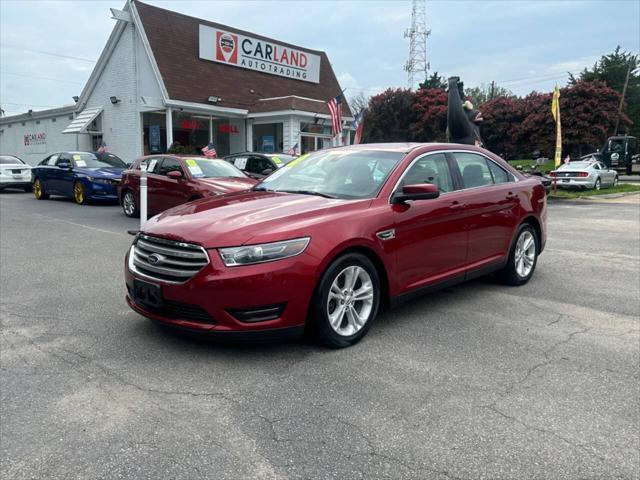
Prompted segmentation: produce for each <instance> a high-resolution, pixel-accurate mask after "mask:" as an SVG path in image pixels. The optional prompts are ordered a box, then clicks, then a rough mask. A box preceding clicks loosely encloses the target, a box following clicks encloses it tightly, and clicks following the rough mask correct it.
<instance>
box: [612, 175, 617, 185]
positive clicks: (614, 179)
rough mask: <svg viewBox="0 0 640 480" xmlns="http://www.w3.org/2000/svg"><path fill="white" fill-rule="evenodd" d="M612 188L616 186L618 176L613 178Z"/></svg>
mask: <svg viewBox="0 0 640 480" xmlns="http://www.w3.org/2000/svg"><path fill="white" fill-rule="evenodd" d="M613 186H614V187H617V186H618V176H617V175H616V176H615V177H614V178H613Z"/></svg>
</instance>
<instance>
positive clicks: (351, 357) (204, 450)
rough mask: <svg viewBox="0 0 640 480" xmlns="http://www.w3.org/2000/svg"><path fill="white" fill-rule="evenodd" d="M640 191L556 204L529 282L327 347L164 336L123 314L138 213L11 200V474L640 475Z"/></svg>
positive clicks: (7, 309)
mask: <svg viewBox="0 0 640 480" xmlns="http://www.w3.org/2000/svg"><path fill="white" fill-rule="evenodd" d="M638 198H640V197H638V196H637V195H636V196H633V197H624V198H622V199H620V200H613V201H598V202H573V203H554V204H552V205H550V209H549V240H548V244H547V250H546V251H545V252H544V253H543V255H542V256H541V258H540V261H539V263H538V267H537V271H536V274H535V276H534V278H533V279H532V281H531V282H530V283H529V284H527V285H525V286H523V287H520V288H507V287H504V286H501V285H499V284H497V283H496V282H495V281H493V280H492V279H481V280H479V281H475V282H472V283H469V284H466V285H461V286H458V287H455V288H452V289H449V290H446V291H443V292H439V293H436V294H432V295H430V296H427V297H423V298H421V299H418V300H416V301H413V302H411V303H409V304H406V305H404V306H402V307H400V308H398V309H396V310H392V311H390V312H386V313H385V314H384V315H383V316H382V317H381V318H380V319H379V321H378V322H377V324H376V325H375V326H374V327H373V328H372V330H371V332H370V333H369V335H368V336H367V337H366V338H365V339H364V340H363V341H362V342H361V343H359V344H358V345H356V346H354V347H352V348H348V349H344V350H338V351H330V350H325V349H322V348H320V347H316V346H314V345H312V344H309V343H306V342H304V341H303V340H300V341H288V342H281V343H275V344H266V345H264V344H258V345H228V344H223V343H205V342H197V341H194V340H189V339H186V338H182V337H179V336H176V335H173V334H171V333H168V332H165V331H164V330H162V329H159V328H158V327H156V326H154V325H153V324H152V323H151V322H149V321H147V320H145V319H143V318H142V317H140V316H138V315H137V314H135V313H134V312H132V311H131V310H129V308H128V307H127V306H126V304H125V301H124V284H123V275H122V271H123V257H124V254H125V251H126V249H127V247H128V246H129V244H130V242H131V240H132V237H130V236H129V235H127V234H126V230H127V229H135V228H137V221H134V220H131V219H127V218H126V217H125V216H124V215H123V214H122V213H121V211H120V209H119V208H118V207H116V206H85V207H80V206H77V205H75V204H73V203H72V202H70V201H67V200H49V201H36V200H35V199H34V198H33V196H32V195H30V194H22V193H9V192H5V193H2V194H0V247H1V250H0V265H1V284H0V287H1V295H0V301H1V308H2V310H1V316H2V317H1V320H2V326H1V335H0V340H1V343H0V346H1V354H0V367H1V388H0V391H1V404H0V407H1V411H0V420H1V423H0V437H1V438H0V443H1V450H2V465H1V468H2V474H3V475H2V476H3V478H12V479H22V478H47V479H53V478H60V479H68V478H124V477H128V478H153V479H157V478H188V479H197V478H215V479H244V478H251V479H298V478H300V479H302V478H309V479H325V478H327V479H329V478H331V479H333V478H336V479H360V478H362V479H373V478H394V479H395V478H416V479H422V478H429V479H431V478H433V479H440V478H442V479H467V478H469V479H472V478H496V479H515V478H518V479H523V478H536V479H537V478H613V477H619V478H638V477H639V476H640V458H639V455H640V454H639V453H638V452H639V451H640V433H639V431H640V415H639V398H640V387H639V385H640V382H639V381H638V380H639V378H638V377H639V371H640V320H639V316H640V305H639V299H640V203H639V202H638Z"/></svg>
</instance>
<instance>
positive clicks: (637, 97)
mask: <svg viewBox="0 0 640 480" xmlns="http://www.w3.org/2000/svg"><path fill="white" fill-rule="evenodd" d="M629 68H631V74H630V75H629V85H628V86H627V92H626V95H625V107H624V108H623V112H624V113H625V114H626V115H627V117H630V118H631V119H632V120H633V121H634V123H633V125H628V130H629V133H630V134H631V135H634V136H636V137H640V57H639V56H638V55H633V54H631V53H630V52H623V51H621V50H620V46H618V47H616V49H615V51H614V52H613V53H611V54H609V55H603V56H602V57H600V60H598V61H597V62H596V63H595V64H594V66H593V68H591V69H587V68H585V69H584V70H583V71H582V72H581V73H580V75H579V76H578V78H576V77H574V76H573V75H571V74H570V75H569V85H570V86H574V85H576V84H577V83H578V82H579V81H583V82H604V83H605V84H606V85H607V86H608V87H610V88H612V89H613V90H615V91H616V92H618V93H620V94H622V89H623V87H624V81H625V78H626V76H627V71H628V70H629ZM616 112H617V105H616ZM613 128H614V127H611V131H610V132H609V134H610V135H611V134H613ZM619 130H621V129H619Z"/></svg>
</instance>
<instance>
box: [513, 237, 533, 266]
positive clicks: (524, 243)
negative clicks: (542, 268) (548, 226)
mask: <svg viewBox="0 0 640 480" xmlns="http://www.w3.org/2000/svg"><path fill="white" fill-rule="evenodd" d="M535 259H536V240H535V238H534V236H533V234H532V233H531V232H530V231H528V230H524V231H523V232H522V233H521V234H520V237H519V238H518V241H517V242H516V251H515V255H514V261H515V267H516V272H517V273H518V275H519V276H520V277H521V278H526V277H527V276H529V274H530V273H531V270H533V264H534V263H535Z"/></svg>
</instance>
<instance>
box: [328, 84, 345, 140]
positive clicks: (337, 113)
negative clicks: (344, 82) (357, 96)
mask: <svg viewBox="0 0 640 480" xmlns="http://www.w3.org/2000/svg"><path fill="white" fill-rule="evenodd" d="M327 107H329V112H331V130H332V131H333V136H334V137H335V136H336V135H340V134H341V133H342V94H340V95H336V96H335V97H333V98H332V99H331V100H329V101H328V102H327Z"/></svg>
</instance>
